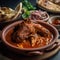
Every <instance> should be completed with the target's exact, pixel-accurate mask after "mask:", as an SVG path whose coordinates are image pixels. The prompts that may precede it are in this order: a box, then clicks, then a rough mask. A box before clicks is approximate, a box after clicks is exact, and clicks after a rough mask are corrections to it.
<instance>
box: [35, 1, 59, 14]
mask: <svg viewBox="0 0 60 60" xmlns="http://www.w3.org/2000/svg"><path fill="white" fill-rule="evenodd" d="M38 1H39V0H36V3H37V2H38ZM37 6H38V8H40V9H42V10H45V11H47V12H49V13H53V14H59V15H60V12H59V11H53V10H50V9H47V8H45V7H43V6H41V5H38V4H37Z"/></svg>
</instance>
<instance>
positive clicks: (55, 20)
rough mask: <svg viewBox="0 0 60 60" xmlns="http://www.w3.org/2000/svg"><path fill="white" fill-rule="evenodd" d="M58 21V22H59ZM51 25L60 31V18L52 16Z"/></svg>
mask: <svg viewBox="0 0 60 60" xmlns="http://www.w3.org/2000/svg"><path fill="white" fill-rule="evenodd" d="M57 20H58V21H57ZM48 22H49V23H50V24H52V25H53V26H55V27H56V28H57V29H58V31H60V23H59V22H60V16H52V17H51V18H50V19H49V21H48Z"/></svg>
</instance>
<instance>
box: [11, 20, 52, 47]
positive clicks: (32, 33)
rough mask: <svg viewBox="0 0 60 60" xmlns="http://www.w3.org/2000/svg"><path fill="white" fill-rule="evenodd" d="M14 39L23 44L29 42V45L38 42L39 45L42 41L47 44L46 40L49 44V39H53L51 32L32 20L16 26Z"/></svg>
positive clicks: (32, 45)
mask: <svg viewBox="0 0 60 60" xmlns="http://www.w3.org/2000/svg"><path fill="white" fill-rule="evenodd" d="M38 33H39V34H38ZM12 39H13V40H15V42H17V43H22V44H23V43H24V44H25V43H28V42H29V45H30V46H31V47H34V46H36V44H37V46H40V45H41V44H42V43H43V44H45V43H44V41H45V42H47V43H46V44H48V43H49V42H48V41H49V40H51V33H50V31H49V30H48V29H46V28H45V27H43V26H42V25H40V24H36V23H34V22H32V21H22V22H21V23H20V24H19V26H18V28H15V32H13V35H12ZM24 41H25V42H24ZM24 44H23V45H24ZM20 45H21V44H20Z"/></svg>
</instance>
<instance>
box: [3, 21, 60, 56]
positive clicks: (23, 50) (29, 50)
mask: <svg viewBox="0 0 60 60" xmlns="http://www.w3.org/2000/svg"><path fill="white" fill-rule="evenodd" d="M21 22H22V21H17V22H14V23H12V24H10V25H9V26H7V27H6V28H4V29H3V31H2V42H3V43H4V44H5V45H6V46H7V47H8V48H9V49H10V50H12V51H14V52H16V53H19V54H24V55H41V54H43V51H44V50H46V49H47V48H50V47H51V46H52V45H53V44H54V43H55V42H56V40H57V39H58V35H59V34H58V31H57V29H56V28H55V27H53V26H52V25H50V24H48V23H46V22H41V21H33V22H36V23H38V24H41V25H43V26H44V27H46V28H47V29H48V30H50V32H51V33H52V34H53V39H52V42H51V43H50V44H48V45H46V46H44V47H40V48H18V47H16V46H14V45H13V44H11V43H10V42H9V41H7V40H6V37H5V36H6V34H7V33H8V32H9V31H10V30H11V29H13V28H14V26H16V25H18V24H20V23H21Z"/></svg>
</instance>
